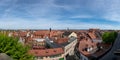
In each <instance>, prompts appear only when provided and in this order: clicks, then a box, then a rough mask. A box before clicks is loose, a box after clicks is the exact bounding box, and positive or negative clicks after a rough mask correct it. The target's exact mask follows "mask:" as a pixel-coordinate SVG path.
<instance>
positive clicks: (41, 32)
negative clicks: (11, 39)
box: [33, 30, 49, 35]
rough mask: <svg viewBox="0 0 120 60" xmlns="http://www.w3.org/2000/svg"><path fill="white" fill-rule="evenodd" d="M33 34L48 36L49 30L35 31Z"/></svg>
mask: <svg viewBox="0 0 120 60" xmlns="http://www.w3.org/2000/svg"><path fill="white" fill-rule="evenodd" d="M33 34H34V35H46V34H49V31H48V30H39V31H35V32H34V33H33Z"/></svg>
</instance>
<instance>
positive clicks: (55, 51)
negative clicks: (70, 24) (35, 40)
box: [29, 48, 64, 56]
mask: <svg viewBox="0 0 120 60" xmlns="http://www.w3.org/2000/svg"><path fill="white" fill-rule="evenodd" d="M29 53H31V54H33V55H35V56H53V55H58V54H63V53H64V50H63V49H62V48H53V49H45V50H30V51H29Z"/></svg>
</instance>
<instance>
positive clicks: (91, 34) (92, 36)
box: [88, 32, 96, 39]
mask: <svg viewBox="0 0 120 60" xmlns="http://www.w3.org/2000/svg"><path fill="white" fill-rule="evenodd" d="M88 35H89V36H90V37H91V38H92V39H96V36H95V34H94V33H91V32H89V33H88Z"/></svg>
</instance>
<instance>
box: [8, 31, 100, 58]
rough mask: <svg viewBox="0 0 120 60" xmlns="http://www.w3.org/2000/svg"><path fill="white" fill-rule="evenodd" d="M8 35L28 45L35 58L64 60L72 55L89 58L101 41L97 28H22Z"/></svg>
mask: <svg viewBox="0 0 120 60" xmlns="http://www.w3.org/2000/svg"><path fill="white" fill-rule="evenodd" d="M9 36H15V37H19V42H21V43H23V45H30V46H31V50H30V51H29V53H31V54H33V55H34V56H35V60H60V59H64V60H66V59H67V58H66V57H67V56H71V55H74V56H75V58H76V59H77V60H89V58H91V55H92V54H94V53H95V52H96V51H97V50H98V49H99V48H98V44H99V43H101V42H102V39H101V31H100V30H99V29H89V30H77V31H73V30H51V29H50V30H33V31H30V30H23V31H21V30H20V31H13V32H10V33H9Z"/></svg>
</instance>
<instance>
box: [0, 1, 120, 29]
mask: <svg viewBox="0 0 120 60" xmlns="http://www.w3.org/2000/svg"><path fill="white" fill-rule="evenodd" d="M0 28H1V29H49V28H52V29H66V28H69V29H89V28H99V29H120V0H0Z"/></svg>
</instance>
